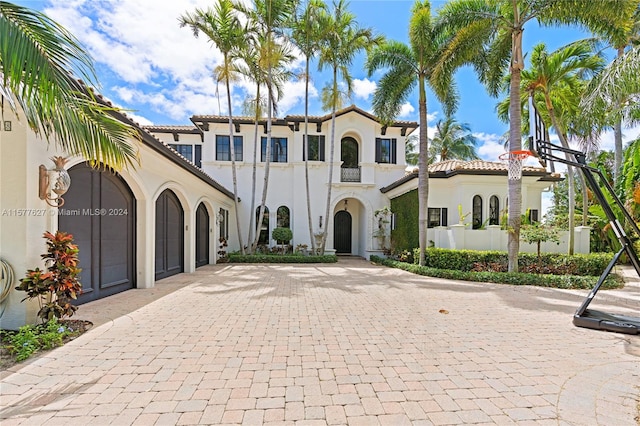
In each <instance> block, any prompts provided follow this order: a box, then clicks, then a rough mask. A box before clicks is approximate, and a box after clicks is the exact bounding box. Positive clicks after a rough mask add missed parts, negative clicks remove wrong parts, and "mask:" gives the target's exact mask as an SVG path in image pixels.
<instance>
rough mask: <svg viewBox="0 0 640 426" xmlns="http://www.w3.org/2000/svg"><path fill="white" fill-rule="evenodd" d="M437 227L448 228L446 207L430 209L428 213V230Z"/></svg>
mask: <svg viewBox="0 0 640 426" xmlns="http://www.w3.org/2000/svg"><path fill="white" fill-rule="evenodd" d="M436 226H447V208H446V207H438V208H434V207H429V209H428V211H427V228H435V227H436Z"/></svg>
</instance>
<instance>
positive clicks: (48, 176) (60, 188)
mask: <svg viewBox="0 0 640 426" xmlns="http://www.w3.org/2000/svg"><path fill="white" fill-rule="evenodd" d="M51 160H52V161H53V164H55V167H54V168H53V169H51V170H47V168H46V167H45V166H44V165H42V164H41V165H40V179H39V181H38V195H39V197H40V199H41V200H44V201H46V203H47V204H49V205H50V206H51V207H61V206H62V205H63V204H64V199H63V198H62V196H63V195H64V194H65V193H66V192H67V191H68V190H69V186H71V177H70V176H69V173H67V171H66V170H65V169H64V165H65V164H66V163H67V159H66V158H64V157H53V158H52V159H51ZM52 192H53V193H55V197H53V196H52V195H53V194H52Z"/></svg>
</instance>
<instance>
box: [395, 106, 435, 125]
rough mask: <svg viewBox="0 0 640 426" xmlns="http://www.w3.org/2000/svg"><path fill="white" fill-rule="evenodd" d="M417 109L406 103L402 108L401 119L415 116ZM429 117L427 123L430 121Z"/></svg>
mask: <svg viewBox="0 0 640 426" xmlns="http://www.w3.org/2000/svg"><path fill="white" fill-rule="evenodd" d="M415 110H416V109H415V108H414V107H413V105H411V104H410V103H409V102H407V103H405V104H404V105H402V107H401V108H400V114H399V117H400V118H406V117H409V116H411V114H413V112H414V111H415ZM428 119H429V117H427V121H428Z"/></svg>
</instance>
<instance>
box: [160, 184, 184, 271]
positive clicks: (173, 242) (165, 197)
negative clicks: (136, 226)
mask: <svg viewBox="0 0 640 426" xmlns="http://www.w3.org/2000/svg"><path fill="white" fill-rule="evenodd" d="M183 229H184V211H183V210H182V204H180V201H179V200H178V197H177V196H176V194H174V193H173V191H171V190H170V189H165V190H164V192H163V193H162V194H160V196H159V197H158V199H157V200H156V280H161V279H162V278H167V277H170V276H171V275H175V274H179V273H180V272H183V271H184V231H183Z"/></svg>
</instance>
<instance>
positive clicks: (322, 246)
mask: <svg viewBox="0 0 640 426" xmlns="http://www.w3.org/2000/svg"><path fill="white" fill-rule="evenodd" d="M332 90H333V94H332V96H333V97H334V99H332V104H333V106H332V108H331V144H330V146H331V148H330V149H329V182H328V183H327V206H326V209H325V218H324V224H325V225H324V231H323V233H322V243H321V244H320V254H324V249H325V246H326V244H327V234H328V232H327V231H328V230H329V223H330V220H331V219H330V218H329V208H330V207H331V188H332V186H333V185H332V182H333V154H334V152H335V136H336V99H335V97H336V94H337V93H338V68H337V67H335V66H334V67H333V88H332Z"/></svg>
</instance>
